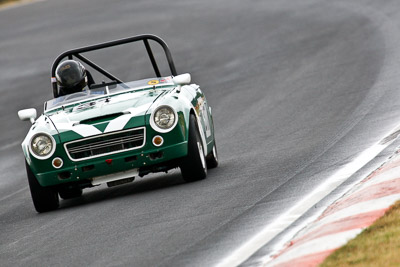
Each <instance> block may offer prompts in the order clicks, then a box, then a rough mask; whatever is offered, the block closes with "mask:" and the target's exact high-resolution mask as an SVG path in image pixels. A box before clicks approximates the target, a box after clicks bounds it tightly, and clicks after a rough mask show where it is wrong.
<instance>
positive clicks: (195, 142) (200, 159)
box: [180, 115, 207, 182]
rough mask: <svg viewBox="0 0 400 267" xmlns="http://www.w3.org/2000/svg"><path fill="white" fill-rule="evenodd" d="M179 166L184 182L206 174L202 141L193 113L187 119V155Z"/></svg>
mask: <svg viewBox="0 0 400 267" xmlns="http://www.w3.org/2000/svg"><path fill="white" fill-rule="evenodd" d="M180 168H181V172H182V177H183V179H184V180H185V181H186V182H193V181H198V180H202V179H204V178H206V176H207V164H206V159H205V157H204V148H203V142H202V141H201V138H200V133H199V129H198V126H197V123H196V117H195V116H194V115H190V119H189V141H188V155H187V156H186V158H185V159H184V160H183V162H182V164H181V166H180Z"/></svg>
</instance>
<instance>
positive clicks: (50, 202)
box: [25, 162, 60, 212]
mask: <svg viewBox="0 0 400 267" xmlns="http://www.w3.org/2000/svg"><path fill="white" fill-rule="evenodd" d="M25 166H26V173H27V176H28V182H29V188H30V190H31V196H32V200H33V205H34V206H35V209H36V211H37V212H46V211H51V210H55V209H57V208H58V206H59V203H60V202H59V198H58V193H57V190H55V188H53V187H44V186H41V185H40V184H39V182H38V180H37V179H36V177H35V175H34V174H33V172H32V171H31V168H30V167H29V166H28V164H27V163H26V162H25Z"/></svg>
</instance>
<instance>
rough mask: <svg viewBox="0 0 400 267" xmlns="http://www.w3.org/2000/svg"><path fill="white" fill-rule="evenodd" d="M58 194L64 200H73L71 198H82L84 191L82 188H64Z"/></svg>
mask: <svg viewBox="0 0 400 267" xmlns="http://www.w3.org/2000/svg"><path fill="white" fill-rule="evenodd" d="M58 193H59V194H60V197H61V198H62V199H71V198H76V197H80V196H82V193H83V190H82V188H77V187H75V188H67V187H63V188H61V189H60V190H59V191H58Z"/></svg>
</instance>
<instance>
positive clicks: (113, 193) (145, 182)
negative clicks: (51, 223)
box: [59, 170, 187, 210]
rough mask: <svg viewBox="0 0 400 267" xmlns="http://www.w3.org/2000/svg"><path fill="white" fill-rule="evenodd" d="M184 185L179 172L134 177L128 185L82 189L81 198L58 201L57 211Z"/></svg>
mask: <svg viewBox="0 0 400 267" xmlns="http://www.w3.org/2000/svg"><path fill="white" fill-rule="evenodd" d="M184 184H187V183H186V182H184V181H183V179H182V176H181V173H180V171H179V170H173V171H170V173H168V174H165V173H162V174H152V175H149V176H145V177H143V178H141V177H136V178H135V180H134V181H133V182H131V183H128V184H123V185H118V186H114V187H110V188H109V187H106V186H105V185H101V186H99V187H98V188H96V187H95V188H92V189H86V190H85V189H84V190H83V195H82V196H81V197H78V198H73V199H66V200H63V199H60V208H59V210H63V209H69V208H73V207H76V206H86V205H88V204H92V203H99V202H102V201H108V200H111V199H118V198H123V197H127V196H131V195H138V194H143V193H147V192H154V191H157V190H165V189H167V188H170V187H176V186H181V185H184Z"/></svg>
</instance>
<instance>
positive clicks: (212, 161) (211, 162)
mask: <svg viewBox="0 0 400 267" xmlns="http://www.w3.org/2000/svg"><path fill="white" fill-rule="evenodd" d="M206 160H207V167H208V168H209V169H213V168H216V167H217V166H218V151H217V146H216V144H215V138H214V145H213V148H212V151H211V152H210V154H208V155H207V158H206Z"/></svg>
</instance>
